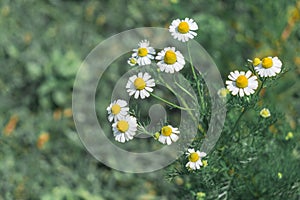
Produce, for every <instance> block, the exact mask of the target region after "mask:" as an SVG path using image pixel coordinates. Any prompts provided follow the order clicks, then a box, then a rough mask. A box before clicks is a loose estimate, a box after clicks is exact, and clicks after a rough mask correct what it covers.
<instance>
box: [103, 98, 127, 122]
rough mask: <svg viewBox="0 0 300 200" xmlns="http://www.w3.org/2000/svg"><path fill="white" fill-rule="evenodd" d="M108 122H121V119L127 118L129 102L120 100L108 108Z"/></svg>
mask: <svg viewBox="0 0 300 200" xmlns="http://www.w3.org/2000/svg"><path fill="white" fill-rule="evenodd" d="M106 110H107V113H108V121H110V122H112V121H116V120H119V119H120V117H123V116H126V115H127V114H128V111H129V108H128V107H127V102H126V101H124V100H122V99H118V100H115V101H113V102H112V103H111V104H110V105H109V106H108V107H107V108H106Z"/></svg>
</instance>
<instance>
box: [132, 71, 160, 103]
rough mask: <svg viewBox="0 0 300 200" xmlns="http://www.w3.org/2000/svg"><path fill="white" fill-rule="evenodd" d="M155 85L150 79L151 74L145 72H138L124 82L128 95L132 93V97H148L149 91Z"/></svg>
mask: <svg viewBox="0 0 300 200" xmlns="http://www.w3.org/2000/svg"><path fill="white" fill-rule="evenodd" d="M154 86H155V82H154V79H151V76H150V75H149V74H148V73H147V72H146V73H144V74H143V73H142V72H140V73H138V75H134V76H131V77H130V78H129V80H128V82H127V84H126V88H127V92H128V93H129V96H132V95H134V98H136V99H137V98H139V96H140V97H141V99H144V98H145V97H149V96H150V94H149V92H152V91H153V88H152V87H154Z"/></svg>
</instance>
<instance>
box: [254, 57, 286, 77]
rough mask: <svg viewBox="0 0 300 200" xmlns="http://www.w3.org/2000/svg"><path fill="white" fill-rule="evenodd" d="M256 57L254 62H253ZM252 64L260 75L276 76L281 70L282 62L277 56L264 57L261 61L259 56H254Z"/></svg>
mask: <svg viewBox="0 0 300 200" xmlns="http://www.w3.org/2000/svg"><path fill="white" fill-rule="evenodd" d="M255 59H256V62H255ZM255 59H254V62H253V65H254V69H255V71H256V72H257V73H258V74H259V76H261V77H272V76H276V74H278V73H279V72H280V71H281V66H282V62H281V60H279V58H278V57H273V58H272V57H266V58H263V59H262V60H261V61H260V59H259V58H255Z"/></svg>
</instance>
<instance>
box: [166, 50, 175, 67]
mask: <svg viewBox="0 0 300 200" xmlns="http://www.w3.org/2000/svg"><path fill="white" fill-rule="evenodd" d="M164 61H165V63H166V64H168V65H172V64H174V63H175V62H176V61H177V57H176V54H175V52H174V51H172V50H168V51H167V52H166V53H165V57H164Z"/></svg>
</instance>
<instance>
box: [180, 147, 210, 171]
mask: <svg viewBox="0 0 300 200" xmlns="http://www.w3.org/2000/svg"><path fill="white" fill-rule="evenodd" d="M186 155H187V157H188V159H189V162H188V163H186V165H185V166H186V167H187V168H188V169H192V170H196V169H200V166H203V163H202V161H201V159H202V158H203V157H205V156H206V153H204V152H200V151H199V150H197V151H196V152H195V149H188V152H187V153H186Z"/></svg>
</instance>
